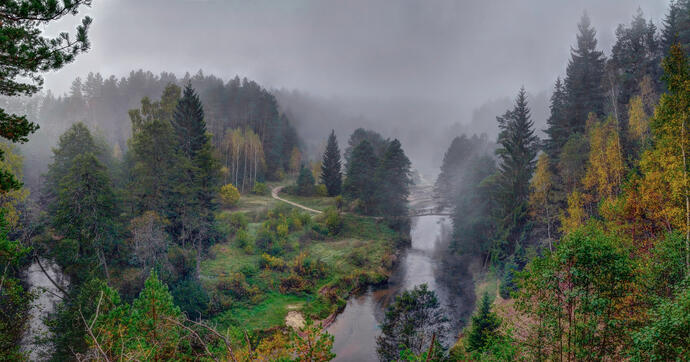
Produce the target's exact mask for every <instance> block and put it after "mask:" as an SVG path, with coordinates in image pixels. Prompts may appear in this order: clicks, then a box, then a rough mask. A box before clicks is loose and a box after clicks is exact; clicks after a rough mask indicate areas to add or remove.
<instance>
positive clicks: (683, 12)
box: [661, 0, 690, 54]
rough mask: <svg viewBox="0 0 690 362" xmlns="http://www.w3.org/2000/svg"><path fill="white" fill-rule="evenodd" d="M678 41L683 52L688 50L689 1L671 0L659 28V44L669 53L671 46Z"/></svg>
mask: <svg viewBox="0 0 690 362" xmlns="http://www.w3.org/2000/svg"><path fill="white" fill-rule="evenodd" d="M676 43H679V44H680V45H681V47H682V48H683V50H685V53H686V54H688V52H690V1H689V0H678V1H672V2H671V5H670V6H669V9H668V13H667V14H666V17H665V18H664V22H663V28H662V29H661V46H662V47H663V51H664V54H669V53H670V50H671V46H673V44H676Z"/></svg>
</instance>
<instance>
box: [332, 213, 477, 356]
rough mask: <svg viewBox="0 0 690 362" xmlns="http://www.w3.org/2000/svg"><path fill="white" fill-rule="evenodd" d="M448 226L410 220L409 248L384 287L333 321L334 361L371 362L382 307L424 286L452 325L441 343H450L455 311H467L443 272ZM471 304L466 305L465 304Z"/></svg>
mask: <svg viewBox="0 0 690 362" xmlns="http://www.w3.org/2000/svg"><path fill="white" fill-rule="evenodd" d="M449 228H450V221H449V220H448V218H446V217H443V216H432V215H430V216H420V217H415V218H413V219H412V228H411V232H410V237H411V239H412V243H411V246H410V247H409V248H408V249H407V250H405V252H404V253H403V256H402V259H401V261H400V262H399V263H398V264H397V266H396V269H395V270H394V271H393V275H392V276H391V278H390V279H389V281H388V285H387V286H386V287H384V288H382V289H376V290H369V291H367V292H366V293H364V294H363V295H358V296H353V297H351V298H350V299H349V300H348V302H347V305H346V307H345V310H344V311H343V312H342V313H341V314H340V315H338V317H337V318H336V320H335V322H334V323H333V324H332V325H331V326H330V327H329V328H328V332H329V333H331V334H332V335H333V336H334V337H335V341H334V343H333V352H334V353H335V354H336V358H335V361H376V360H377V359H378V358H377V355H376V337H377V336H378V335H379V334H380V327H379V325H380V324H381V322H382V321H383V317H384V315H385V309H386V307H387V306H388V305H389V304H390V303H391V302H392V301H393V299H394V297H395V296H396V295H398V294H400V293H401V292H402V291H404V290H408V289H412V288H413V287H414V286H416V285H419V284H422V283H426V284H427V285H428V286H429V289H431V290H433V291H435V292H436V295H437V296H438V298H439V301H440V302H441V304H442V306H443V308H444V310H445V311H446V313H448V315H449V318H450V319H451V320H452V321H454V323H452V325H451V328H450V331H449V333H448V335H447V336H445V338H444V340H445V342H446V344H450V343H452V342H453V341H454V339H455V337H456V336H457V333H458V332H459V328H460V324H461V320H462V318H463V317H464V316H462V315H459V314H460V313H461V312H460V311H467V310H471V308H472V306H471V305H470V306H465V307H463V306H459V305H458V304H467V302H466V300H467V298H466V296H463V295H462V294H463V293H465V292H463V291H462V288H457V287H456V285H454V284H455V282H454V280H456V279H455V278H454V277H450V278H449V277H448V276H447V275H446V273H445V271H444V270H443V265H444V255H445V254H447V253H446V251H447V240H448V235H449ZM470 303H471V301H470Z"/></svg>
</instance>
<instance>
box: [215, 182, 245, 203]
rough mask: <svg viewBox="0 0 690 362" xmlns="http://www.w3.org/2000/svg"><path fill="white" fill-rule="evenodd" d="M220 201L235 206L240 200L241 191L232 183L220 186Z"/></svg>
mask: <svg viewBox="0 0 690 362" xmlns="http://www.w3.org/2000/svg"><path fill="white" fill-rule="evenodd" d="M220 201H221V203H223V205H224V206H226V207H231V206H235V205H236V204H237V202H238V201H240V192H239V190H237V187H235V186H234V185H232V184H227V185H225V186H223V187H221V188H220Z"/></svg>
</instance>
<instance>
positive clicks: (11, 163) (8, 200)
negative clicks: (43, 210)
mask: <svg viewBox="0 0 690 362" xmlns="http://www.w3.org/2000/svg"><path fill="white" fill-rule="evenodd" d="M0 150H2V152H3V153H4V156H5V157H4V159H2V160H0V169H1V170H3V171H8V172H10V173H12V174H13V175H14V176H15V177H16V178H17V180H19V181H21V180H22V176H23V172H22V162H23V161H24V158H23V157H22V156H21V155H19V154H17V153H15V152H16V147H15V146H13V145H11V144H9V143H6V142H0ZM28 196H29V190H28V189H27V188H24V187H22V188H20V189H19V190H10V191H8V192H5V193H2V194H0V207H1V208H2V209H3V210H4V211H5V220H7V223H8V225H9V227H10V228H13V227H15V226H17V223H18V222H19V215H20V212H19V210H17V208H16V206H17V204H19V203H20V202H22V201H24V200H26V198H27V197H28Z"/></svg>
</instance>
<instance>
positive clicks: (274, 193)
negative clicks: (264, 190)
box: [271, 186, 322, 214]
mask: <svg viewBox="0 0 690 362" xmlns="http://www.w3.org/2000/svg"><path fill="white" fill-rule="evenodd" d="M283 187H284V186H278V187H276V188H273V189H271V197H272V198H274V199H276V200H278V201H282V202H285V203H288V204H290V205H292V206H295V207H299V208H300V209H302V210H307V211H309V212H313V213H315V214H321V213H322V212H321V211H319V210H314V209H312V208H310V207H306V206H304V205H300V204H298V203H296V202H292V201H290V200H285V199H284V198H282V197H280V196H278V194H279V193H280V190H282V189H283Z"/></svg>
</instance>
